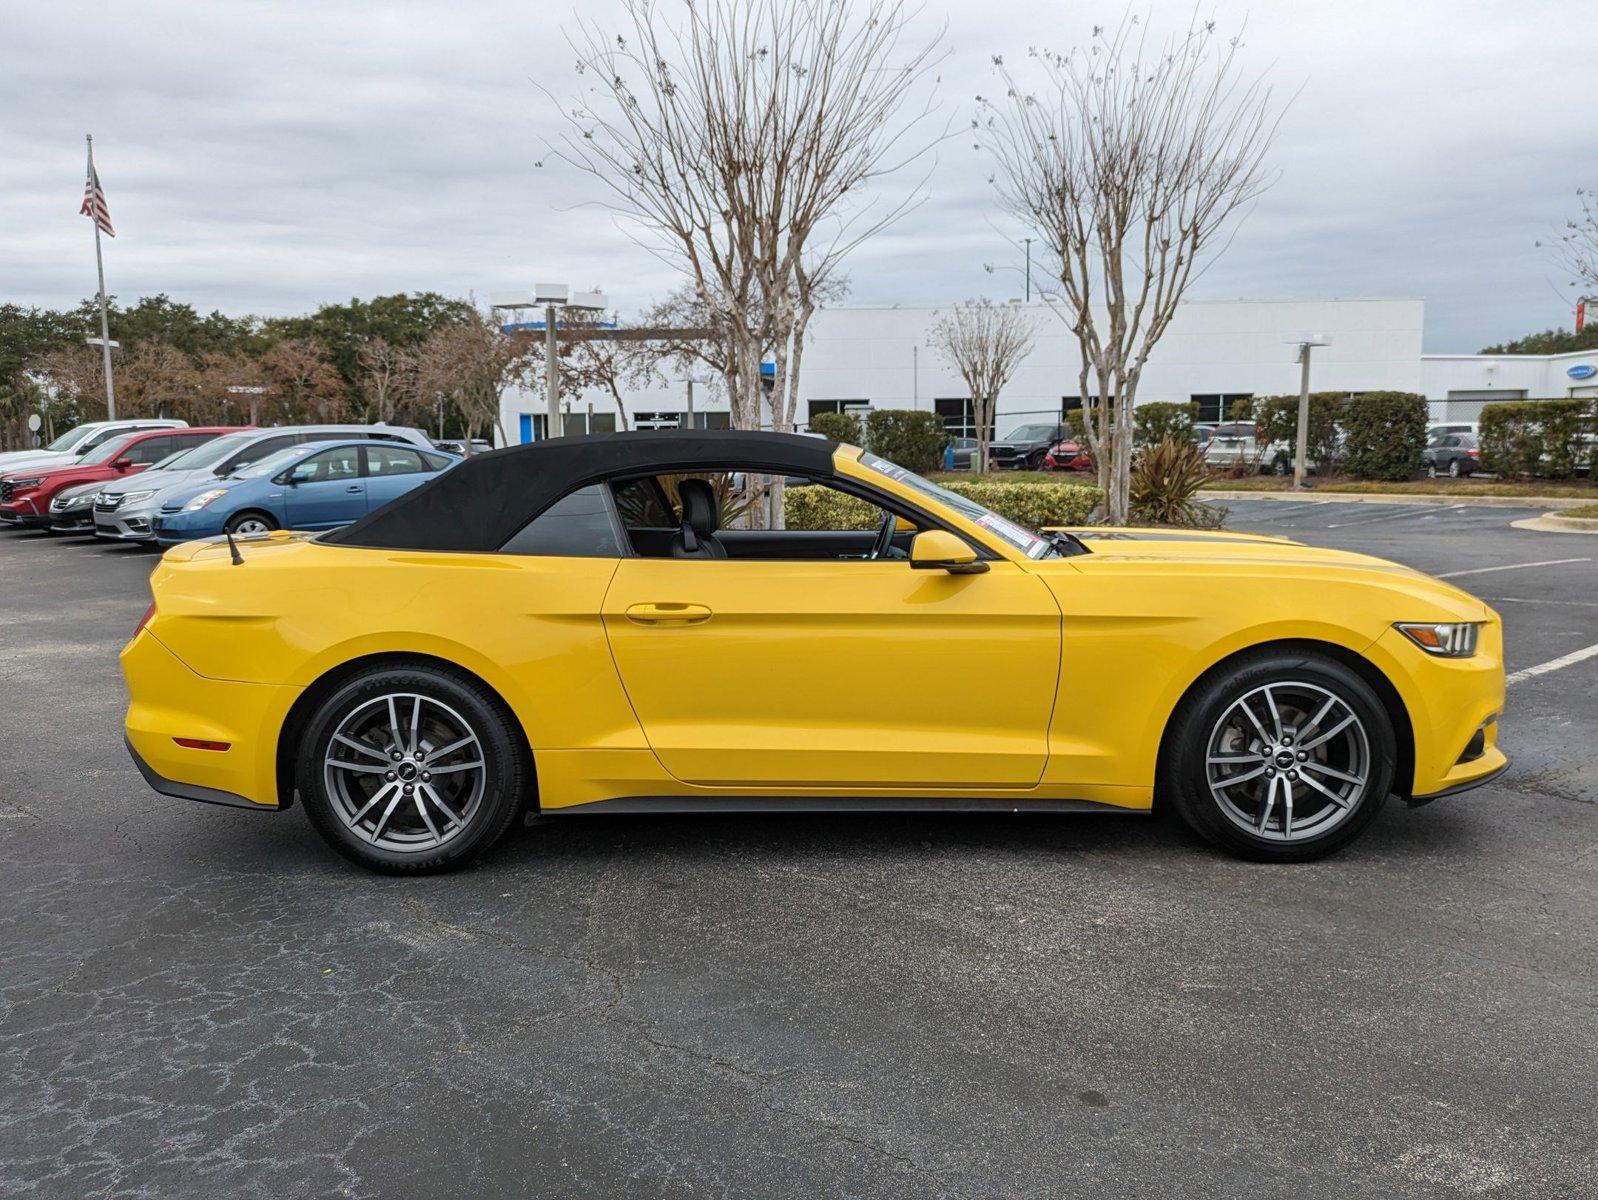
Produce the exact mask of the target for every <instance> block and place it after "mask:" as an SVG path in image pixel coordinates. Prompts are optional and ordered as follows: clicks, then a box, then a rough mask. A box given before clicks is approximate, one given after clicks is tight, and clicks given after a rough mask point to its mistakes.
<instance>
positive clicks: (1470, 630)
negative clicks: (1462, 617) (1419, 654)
mask: <svg viewBox="0 0 1598 1200" xmlns="http://www.w3.org/2000/svg"><path fill="white" fill-rule="evenodd" d="M1397 628H1398V630H1399V632H1401V633H1402V634H1403V635H1404V636H1405V637H1407V638H1408V639H1409V640H1410V641H1412V642H1414V643H1415V644H1416V645H1417V646H1419V647H1420V648H1421V649H1422V650H1424V651H1426V653H1427V654H1435V655H1437V657H1438V658H1469V657H1470V656H1471V655H1472V654H1475V653H1476V640H1477V638H1478V637H1480V636H1481V622H1480V621H1459V622H1456V623H1453V624H1431V623H1426V624H1419V623H1416V624H1410V623H1406V622H1403V621H1400V622H1399V623H1398V626H1397Z"/></svg>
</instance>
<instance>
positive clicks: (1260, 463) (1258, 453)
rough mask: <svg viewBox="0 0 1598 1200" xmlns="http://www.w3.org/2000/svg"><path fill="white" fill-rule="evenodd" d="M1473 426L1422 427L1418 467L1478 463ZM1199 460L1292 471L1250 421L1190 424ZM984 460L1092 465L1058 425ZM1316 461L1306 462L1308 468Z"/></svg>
mask: <svg viewBox="0 0 1598 1200" xmlns="http://www.w3.org/2000/svg"><path fill="white" fill-rule="evenodd" d="M1476 432H1477V429H1476V426H1475V425H1474V424H1472V423H1468V422H1460V423H1457V424H1441V425H1433V426H1432V427H1431V428H1430V429H1429V430H1428V431H1427V445H1426V450H1425V454H1424V456H1423V459H1424V461H1423V467H1424V469H1425V471H1426V473H1427V474H1428V475H1431V476H1433V477H1435V476H1438V475H1450V476H1453V477H1455V478H1458V477H1459V476H1462V475H1471V474H1474V473H1475V472H1476V471H1478V470H1480V469H1481V451H1480V448H1479V446H1478V445H1477V442H1476ZM1191 436H1192V438H1193V441H1194V443H1195V444H1196V445H1197V446H1199V447H1200V448H1201V449H1202V450H1203V451H1204V461H1205V463H1206V464H1207V465H1208V466H1210V467H1211V468H1213V469H1215V470H1217V471H1235V470H1239V469H1241V470H1252V471H1256V472H1262V473H1266V474H1275V475H1291V474H1292V473H1293V447H1292V446H1291V445H1289V444H1288V443H1287V442H1284V441H1269V440H1265V439H1262V438H1261V436H1260V434H1259V431H1258V429H1257V427H1256V426H1255V424H1254V422H1253V421H1227V422H1222V423H1218V424H1197V425H1194V426H1193V427H1192V435H1191ZM976 449H977V441H976V439H975V438H969V437H960V438H955V439H954V441H953V442H952V443H951V445H950V447H949V450H948V451H947V453H946V456H945V466H946V468H947V469H949V470H954V471H964V470H970V469H971V465H972V461H973V459H974V458H975V457H976ZM988 462H989V465H990V466H992V467H993V468H995V469H997V470H1000V471H1091V470H1093V469H1094V465H1093V456H1092V455H1091V454H1090V453H1088V448H1087V446H1086V445H1085V444H1083V443H1082V442H1080V441H1078V440H1077V439H1076V438H1074V437H1070V436H1068V435H1067V434H1066V433H1065V429H1064V426H1063V425H1059V424H1034V425H1022V426H1020V427H1018V428H1016V429H1013V430H1011V431H1010V432H1009V433H1007V434H1006V435H1005V436H1004V437H1002V438H1000V439H998V440H996V441H994V442H991V443H989V445H988ZM1315 470H1316V467H1315V465H1314V464H1311V466H1310V471H1311V472H1314V471H1315Z"/></svg>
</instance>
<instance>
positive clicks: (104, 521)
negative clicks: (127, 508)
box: [94, 509, 155, 542]
mask: <svg viewBox="0 0 1598 1200" xmlns="http://www.w3.org/2000/svg"><path fill="white" fill-rule="evenodd" d="M94 536H95V537H101V538H112V539H115V540H117V541H125V542H148V541H153V540H154V538H155V533H154V531H153V530H152V529H151V527H150V514H148V513H143V512H139V511H137V510H134V511H131V512H123V511H122V510H120V509H118V510H115V511H112V512H101V511H100V510H99V509H96V510H95V513H94Z"/></svg>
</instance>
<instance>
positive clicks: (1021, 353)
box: [932, 300, 1032, 472]
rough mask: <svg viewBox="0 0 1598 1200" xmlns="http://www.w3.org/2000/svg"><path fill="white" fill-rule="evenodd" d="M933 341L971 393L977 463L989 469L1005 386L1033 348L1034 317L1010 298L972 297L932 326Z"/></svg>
mask: <svg viewBox="0 0 1598 1200" xmlns="http://www.w3.org/2000/svg"><path fill="white" fill-rule="evenodd" d="M932 345H933V348H934V349H935V350H936V351H937V352H938V354H939V355H940V356H941V357H942V358H943V359H944V361H946V362H947V363H948V364H949V365H950V366H952V367H953V368H954V369H955V370H956V371H958V372H959V373H960V378H961V379H963V380H965V386H966V391H967V392H969V393H970V395H971V415H972V419H973V420H974V421H975V422H976V427H977V429H976V436H977V452H976V456H975V457H974V458H973V459H972V460H971V466H972V469H973V470H975V471H977V472H983V471H986V470H987V469H988V442H989V441H990V440H991V432H992V429H993V413H994V409H995V408H996V407H997V405H998V400H999V392H1000V391H1002V390H1003V388H1004V385H1005V384H1006V383H1008V382H1009V381H1010V376H1012V375H1014V374H1015V369H1016V368H1017V367H1019V366H1020V365H1021V362H1022V360H1023V359H1025V358H1026V356H1027V355H1028V354H1030V353H1032V321H1031V319H1030V318H1029V317H1028V316H1027V314H1026V313H1025V312H1024V311H1023V310H1021V309H1019V308H1013V307H1011V306H1010V305H1008V304H995V303H993V301H991V300H972V301H969V302H967V303H965V304H962V305H960V306H959V307H957V308H954V309H951V310H950V311H949V312H946V313H943V314H941V315H940V316H939V317H938V319H937V320H936V321H935V322H934V323H933V326H932Z"/></svg>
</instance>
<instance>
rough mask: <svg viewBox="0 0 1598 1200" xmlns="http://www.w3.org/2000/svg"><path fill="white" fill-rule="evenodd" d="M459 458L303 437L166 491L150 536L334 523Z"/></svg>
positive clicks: (175, 539)
mask: <svg viewBox="0 0 1598 1200" xmlns="http://www.w3.org/2000/svg"><path fill="white" fill-rule="evenodd" d="M460 461H461V460H460V459H459V458H457V457H455V456H454V455H453V454H444V453H441V452H439V451H436V450H419V449H416V448H415V447H412V446H404V445H398V444H391V443H387V442H373V441H345V442H310V443H307V444H305V445H301V446H292V447H290V448H289V449H287V450H280V451H278V453H276V454H273V455H269V456H268V457H266V458H263V459H261V461H260V462H257V463H252V464H251V465H250V466H248V467H245V468H244V469H243V470H241V471H239V472H238V473H237V474H234V475H229V476H227V477H226V478H224V479H220V480H218V479H211V480H207V481H206V482H205V483H203V484H199V485H196V486H194V487H192V488H186V489H179V490H177V491H174V492H173V493H172V495H170V496H167V497H165V501H166V502H165V503H164V504H163V505H162V506H161V511H160V513H159V514H158V515H157V516H156V518H155V522H154V526H153V529H154V533H155V541H156V542H157V543H158V544H159V545H162V546H176V545H177V544H178V543H179V542H191V541H193V540H194V539H196V538H204V537H216V536H217V535H218V534H221V533H223V532H226V533H232V534H240V535H243V534H252V533H266V532H267V531H269V530H272V529H304V530H319V529H336V528H338V527H339V526H340V525H348V524H349V523H350V522H351V521H354V520H356V519H358V518H360V517H364V516H365V515H366V514H367V512H369V511H370V510H372V509H375V508H381V507H382V506H383V505H385V504H387V503H388V502H389V501H390V500H393V499H394V498H395V497H397V496H400V495H403V494H404V493H406V492H408V491H410V490H411V489H412V488H414V487H419V486H421V485H422V484H424V483H426V482H427V481H428V480H430V479H433V478H436V477H437V476H438V475H439V474H440V473H442V472H444V471H447V470H449V468H451V467H453V466H454V465H455V464H456V463H458V462H460Z"/></svg>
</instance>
